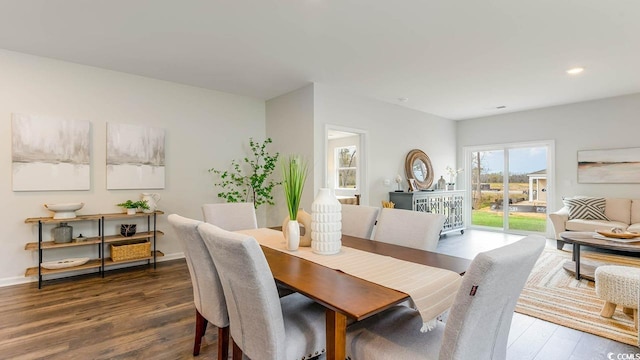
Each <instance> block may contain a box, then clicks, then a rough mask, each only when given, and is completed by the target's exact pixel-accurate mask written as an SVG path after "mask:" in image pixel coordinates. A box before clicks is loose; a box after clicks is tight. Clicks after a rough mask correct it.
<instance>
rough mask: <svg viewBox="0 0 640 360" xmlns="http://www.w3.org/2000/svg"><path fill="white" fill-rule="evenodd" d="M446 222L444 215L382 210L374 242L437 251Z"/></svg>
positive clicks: (389, 209)
mask: <svg viewBox="0 0 640 360" xmlns="http://www.w3.org/2000/svg"><path fill="white" fill-rule="evenodd" d="M444 221H445V216H444V215H442V214H432V213H427V212H422V211H411V210H403V209H391V208H382V209H381V210H380V216H378V224H377V225H376V233H375V236H374V240H376V241H382V242H386V243H390V244H395V245H401V246H406V247H410V248H414V249H420V250H426V251H435V250H436V248H437V247H438V240H439V239H440V231H441V230H442V226H443V225H444Z"/></svg>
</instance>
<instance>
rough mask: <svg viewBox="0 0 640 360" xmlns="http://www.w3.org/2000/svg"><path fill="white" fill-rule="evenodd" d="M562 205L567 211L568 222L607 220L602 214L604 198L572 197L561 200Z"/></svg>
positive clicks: (604, 203)
mask: <svg viewBox="0 0 640 360" xmlns="http://www.w3.org/2000/svg"><path fill="white" fill-rule="evenodd" d="M562 202H563V203H564V205H565V206H566V207H567V209H569V220H573V219H583V220H607V221H609V218H608V217H607V216H606V215H605V214H604V209H605V205H606V200H605V199H604V198H592V197H574V198H565V199H562Z"/></svg>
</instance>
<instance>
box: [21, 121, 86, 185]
mask: <svg viewBox="0 0 640 360" xmlns="http://www.w3.org/2000/svg"><path fill="white" fill-rule="evenodd" d="M90 132H91V123H90V122H88V121H77V120H65V119H58V118H53V117H47V116H34V115H25V114H12V118H11V141H12V152H11V165H12V170H13V191H49V190H89V189H90V187H91V171H90V170H91V163H90V159H91V153H90V141H91V138H90Z"/></svg>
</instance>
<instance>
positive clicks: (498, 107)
mask: <svg viewBox="0 0 640 360" xmlns="http://www.w3.org/2000/svg"><path fill="white" fill-rule="evenodd" d="M506 108H507V107H506V106H505V105H500V106H496V109H498V110H502V109H506Z"/></svg>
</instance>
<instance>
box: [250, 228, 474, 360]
mask: <svg viewBox="0 0 640 360" xmlns="http://www.w3.org/2000/svg"><path fill="white" fill-rule="evenodd" d="M275 231H278V230H274V229H265V228H262V229H251V230H241V231H238V232H240V233H243V234H246V235H250V236H252V237H254V238H256V240H257V241H258V242H259V243H260V244H261V247H262V251H263V253H264V255H265V258H266V260H267V263H268V264H269V267H270V269H271V273H272V274H273V277H274V279H275V280H276V281H277V282H278V283H279V284H281V285H284V286H286V287H289V288H290V289H292V290H294V291H296V292H298V293H301V294H303V295H305V296H307V297H309V298H310V299H312V300H314V301H315V302H317V303H318V304H320V305H322V306H324V307H325V309H326V310H325V311H326V356H327V359H329V360H334V359H340V360H342V359H345V356H346V329H347V324H348V323H351V322H354V321H360V320H363V319H366V318H368V317H370V316H372V315H375V314H378V313H380V312H382V311H384V310H386V309H389V308H391V307H393V306H395V305H397V304H400V303H403V302H405V301H407V300H409V299H411V297H410V295H409V294H408V293H407V292H403V291H399V290H396V289H393V288H390V287H388V286H383V285H381V284H378V283H375V282H372V281H368V280H365V279H363V278H360V277H357V276H353V275H351V274H348V273H345V272H343V271H340V270H336V269H333V268H330V267H327V266H323V265H320V264H318V263H316V262H313V261H309V260H307V259H304V258H301V257H299V254H295V253H296V252H295V251H293V252H290V251H287V250H286V248H285V247H284V236H282V235H281V232H280V234H278V235H276V233H275ZM274 236H275V237H278V236H281V238H282V244H283V246H282V249H280V248H278V246H273V245H270V246H267V245H265V241H266V238H273V237H274ZM342 247H343V248H344V249H343V250H346V249H356V250H359V251H364V252H367V253H371V254H378V255H382V256H385V257H392V258H394V259H398V260H403V261H406V262H409V263H413V264H420V265H426V266H428V267H433V268H439V269H446V270H450V271H452V272H455V273H456V274H459V275H463V274H464V272H465V271H466V269H467V268H468V266H469V264H470V260H468V259H464V258H459V257H455V256H449V255H445V254H439V253H435V252H430V251H424V250H418V249H413V248H407V247H403V246H399V245H394V244H389V243H382V242H377V241H373V240H368V239H361V238H357V237H353V236H347V235H342ZM309 253H310V252H309ZM329 256H336V255H329ZM338 256H339V254H338ZM336 259H339V258H336ZM450 295H451V296H453V295H455V294H450ZM417 331H418V330H417Z"/></svg>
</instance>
